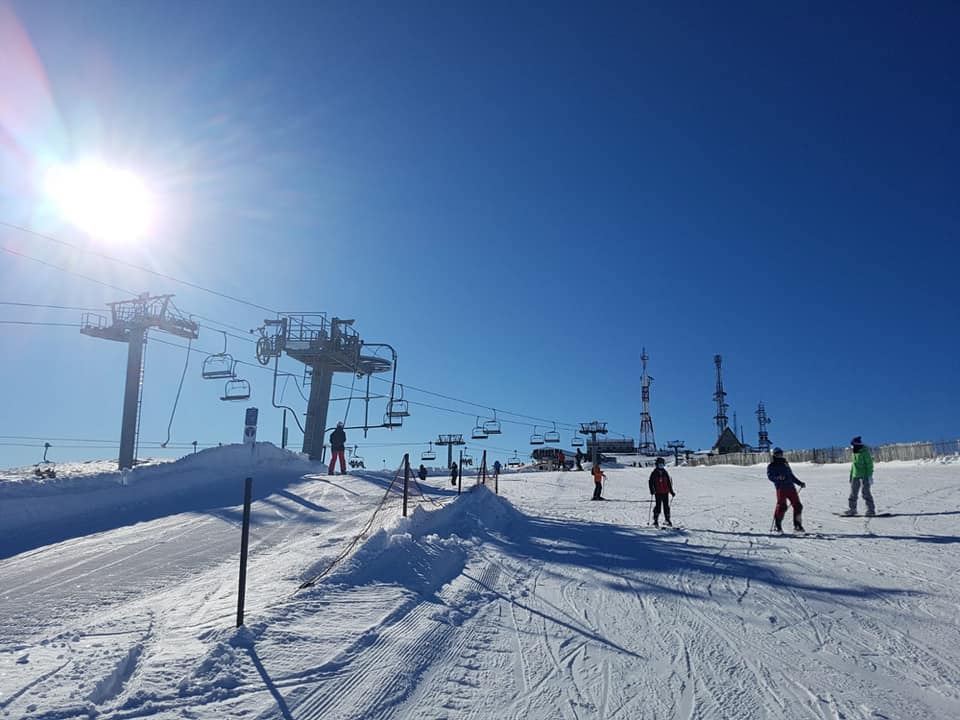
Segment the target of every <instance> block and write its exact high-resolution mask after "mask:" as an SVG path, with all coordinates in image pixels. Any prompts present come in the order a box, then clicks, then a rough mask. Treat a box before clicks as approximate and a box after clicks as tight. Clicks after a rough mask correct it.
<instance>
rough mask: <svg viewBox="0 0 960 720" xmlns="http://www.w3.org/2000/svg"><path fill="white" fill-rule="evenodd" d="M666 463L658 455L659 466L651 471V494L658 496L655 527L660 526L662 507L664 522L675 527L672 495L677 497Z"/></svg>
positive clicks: (655, 509)
mask: <svg viewBox="0 0 960 720" xmlns="http://www.w3.org/2000/svg"><path fill="white" fill-rule="evenodd" d="M666 465H667V461H666V460H664V459H663V458H662V457H658V458H657V466H656V468H654V470H653V472H652V473H650V494H651V495H653V496H654V497H655V498H656V503H657V504H656V506H655V507H654V508H653V525H654V527H660V508H663V524H664V525H666V526H667V527H673V523H671V522H670V497H671V496H674V497H675V496H676V493H675V492H674V491H673V480H671V479H670V473H668V472H667V470H666Z"/></svg>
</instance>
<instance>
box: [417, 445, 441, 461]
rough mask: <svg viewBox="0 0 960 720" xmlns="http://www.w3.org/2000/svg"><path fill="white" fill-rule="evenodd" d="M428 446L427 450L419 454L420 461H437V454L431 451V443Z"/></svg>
mask: <svg viewBox="0 0 960 720" xmlns="http://www.w3.org/2000/svg"><path fill="white" fill-rule="evenodd" d="M429 445H430V449H429V450H424V451H423V452H422V453H420V459H421V460H426V461H432V460H436V459H437V453H435V452H434V450H433V443H432V442H431V443H429Z"/></svg>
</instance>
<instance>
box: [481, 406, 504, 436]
mask: <svg viewBox="0 0 960 720" xmlns="http://www.w3.org/2000/svg"><path fill="white" fill-rule="evenodd" d="M483 431H484V432H485V433H486V434H487V435H499V434H500V421H499V420H497V410H496V408H494V410H493V418H492V419H490V420H486V421H484V423H483Z"/></svg>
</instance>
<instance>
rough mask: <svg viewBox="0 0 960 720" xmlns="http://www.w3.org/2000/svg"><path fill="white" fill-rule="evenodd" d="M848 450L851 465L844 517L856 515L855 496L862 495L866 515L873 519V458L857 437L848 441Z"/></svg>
mask: <svg viewBox="0 0 960 720" xmlns="http://www.w3.org/2000/svg"><path fill="white" fill-rule="evenodd" d="M850 449H851V450H853V463H852V464H851V465H850V497H849V499H848V500H847V505H848V507H847V511H846V512H845V513H844V515H856V514H857V495H858V494H861V493H862V494H863V501H864V502H865V503H866V504H867V512H866V515H867V517H873V516H874V515H875V514H876V507H875V506H874V504H873V493H872V492H870V486H871V485H873V457H872V456H871V455H870V450H869V449H868V448H867V446H866V445H864V444H863V440H862V439H861V437H860V436H859V435H857V436H856V437H855V438H854V439H853V440H851V441H850Z"/></svg>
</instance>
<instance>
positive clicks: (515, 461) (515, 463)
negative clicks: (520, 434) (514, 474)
mask: <svg viewBox="0 0 960 720" xmlns="http://www.w3.org/2000/svg"><path fill="white" fill-rule="evenodd" d="M521 464H522V462H521V460H520V456H519V455H517V451H516V450H514V451H513V457H511V458H508V459H507V465H509V466H510V467H517V466H518V465H521Z"/></svg>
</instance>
